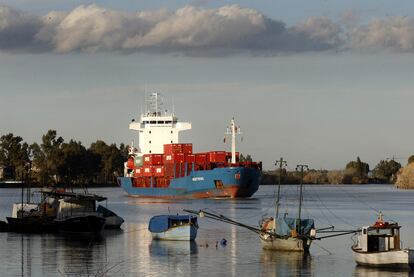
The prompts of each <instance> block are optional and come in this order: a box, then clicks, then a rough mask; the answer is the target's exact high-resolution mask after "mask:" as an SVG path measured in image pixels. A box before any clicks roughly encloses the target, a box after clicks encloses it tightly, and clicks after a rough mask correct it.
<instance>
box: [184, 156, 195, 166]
mask: <svg viewBox="0 0 414 277" xmlns="http://www.w3.org/2000/svg"><path fill="white" fill-rule="evenodd" d="M185 161H186V162H187V163H189V164H191V163H195V161H196V159H195V155H194V154H187V155H185Z"/></svg>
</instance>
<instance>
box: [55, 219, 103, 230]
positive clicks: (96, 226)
mask: <svg viewBox="0 0 414 277" xmlns="http://www.w3.org/2000/svg"><path fill="white" fill-rule="evenodd" d="M55 222H56V223H57V226H58V229H59V231H60V232H62V233H68V234H97V233H100V232H101V231H102V229H103V227H104V225H105V218H104V217H102V216H98V215H83V216H82V215H79V216H70V217H66V218H64V219H56V220H55Z"/></svg>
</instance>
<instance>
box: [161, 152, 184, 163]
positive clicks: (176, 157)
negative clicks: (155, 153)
mask: <svg viewBox="0 0 414 277" xmlns="http://www.w3.org/2000/svg"><path fill="white" fill-rule="evenodd" d="M184 161H185V155H184V154H182V153H178V154H166V155H164V163H165V164H173V163H184Z"/></svg>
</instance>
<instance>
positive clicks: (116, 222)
mask: <svg viewBox="0 0 414 277" xmlns="http://www.w3.org/2000/svg"><path fill="white" fill-rule="evenodd" d="M96 211H97V212H98V213H100V214H102V215H103V217H105V225H104V228H105V229H119V228H121V225H122V224H123V223H124V219H123V218H122V217H120V216H119V215H117V214H116V213H114V212H113V211H111V210H109V209H108V208H105V207H104V206H101V205H99V206H98V208H97V209H96Z"/></svg>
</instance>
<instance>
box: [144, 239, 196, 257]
mask: <svg viewBox="0 0 414 277" xmlns="http://www.w3.org/2000/svg"><path fill="white" fill-rule="evenodd" d="M149 253H150V255H151V256H174V255H192V254H196V253H197V243H195V242H194V241H159V240H153V241H152V242H151V244H150V245H149Z"/></svg>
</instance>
